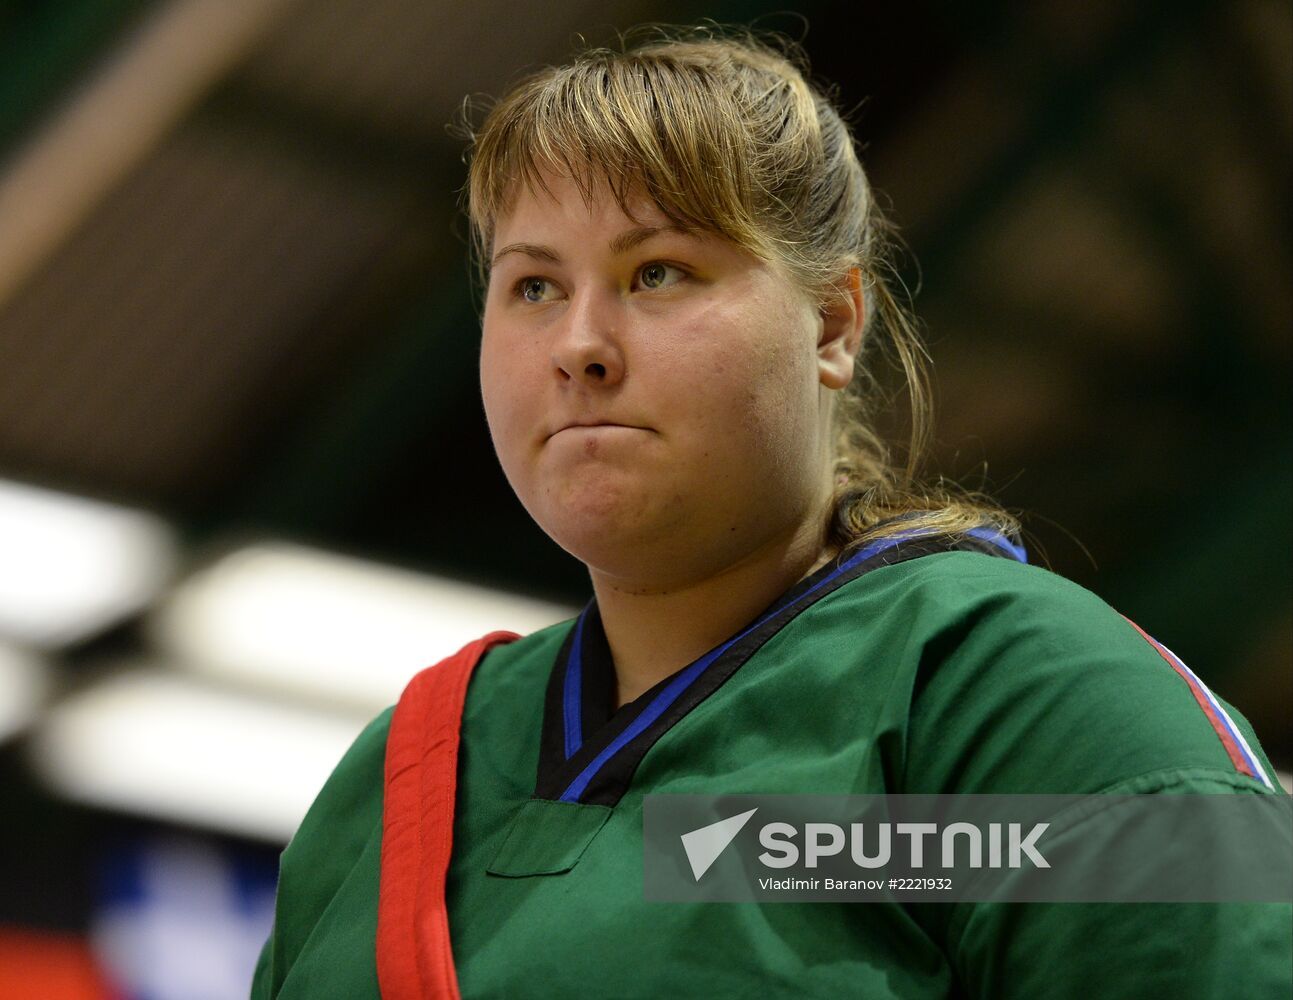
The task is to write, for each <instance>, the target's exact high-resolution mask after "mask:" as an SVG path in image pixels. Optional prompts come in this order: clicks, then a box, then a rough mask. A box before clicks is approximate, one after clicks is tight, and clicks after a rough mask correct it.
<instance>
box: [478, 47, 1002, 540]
mask: <svg viewBox="0 0 1293 1000" xmlns="http://www.w3.org/2000/svg"><path fill="white" fill-rule="evenodd" d="M647 30H648V31H649V32H650V37H649V38H648V39H647V40H646V41H645V43H643V44H639V45H636V46H631V47H630V46H627V45H626V47H625V48H624V49H623V50H611V49H590V50H587V51H585V52H583V53H581V54H580V55H578V56H577V57H576V58H575V59H574V60H573V61H572V62H570V63H568V64H566V65H563V66H557V67H548V68H545V69H543V70H540V71H539V72H537V73H534V74H533V75H531V76H529V77H527V78H526V79H524V80H522V81H521V82H520V83H519V84H518V85H517V86H515V87H514V88H513V89H512V90H511V91H510V92H509V93H508V94H507V95H506V96H504V97H503V98H502V99H501V100H499V101H498V102H497V103H496V104H495V105H494V106H493V108H492V109H491V110H490V112H489V113H488V115H487V116H486V117H485V119H484V121H483V123H482V124H481V125H480V127H479V128H478V129H473V128H471V126H470V125H468V127H467V135H468V138H469V140H470V148H469V151H468V156H469V175H468V182H467V186H466V189H465V191H464V195H465V207H466V211H467V214H468V217H469V218H470V221H471V225H472V235H473V244H474V250H475V256H476V261H477V266H478V268H479V271H480V275H481V278H482V282H485V281H487V279H488V266H489V256H490V247H491V244H492V241H493V234H494V227H495V223H496V221H497V220H498V218H499V217H500V215H502V214H505V213H506V212H507V210H508V208H509V206H510V203H511V199H513V198H514V197H515V196H516V194H517V192H518V190H519V189H520V186H521V185H522V184H524V185H526V186H528V187H529V189H530V190H537V189H538V188H543V187H545V185H544V179H543V173H544V171H551V172H553V173H556V174H558V175H561V176H567V177H570V178H571V179H572V180H573V181H574V182H575V183H576V184H577V185H578V187H579V190H580V192H581V193H582V194H583V196H584V197H585V198H586V199H588V200H590V201H591V200H592V199H593V198H594V196H595V193H596V191H597V189H598V187H599V185H601V184H606V185H608V186H609V189H610V191H611V193H612V194H613V195H614V197H615V198H616V200H617V201H618V203H619V205H620V207H621V209H623V210H624V212H625V214H626V215H630V217H631V214H632V213H631V211H630V208H629V204H628V201H629V197H630V193H631V192H632V191H633V190H641V191H644V192H645V193H646V195H647V196H648V197H650V198H651V199H652V200H653V201H654V202H655V204H656V205H658V206H659V208H660V210H661V211H662V212H663V213H664V214H665V215H666V216H667V217H668V218H669V219H670V220H671V221H672V222H673V223H674V224H675V225H679V226H682V227H686V228H694V229H697V230H703V231H706V232H712V233H714V234H717V235H719V236H721V237H723V238H725V239H728V240H730V241H731V242H733V243H735V244H736V245H738V246H741V247H743V248H745V249H746V250H748V251H749V252H751V253H753V254H755V255H756V256H758V257H760V258H762V259H764V260H770V261H776V262H778V263H780V264H781V265H782V266H784V267H785V268H786V269H787V270H788V271H789V273H790V274H791V276H792V277H793V278H794V279H795V280H796V281H797V282H798V283H799V284H800V286H801V287H802V288H803V289H804V290H805V291H806V292H807V293H808V294H810V295H812V296H814V297H815V298H817V299H818V300H819V301H823V302H824V301H827V300H829V299H830V298H831V297H832V296H834V295H838V294H842V293H841V291H840V287H841V285H840V283H841V282H842V281H843V280H844V278H845V277H846V275H847V274H848V272H849V270H850V269H851V268H855V267H856V268H858V269H859V270H860V272H861V277H862V287H863V293H864V301H865V308H866V323H865V328H864V336H863V346H862V350H861V351H859V354H858V360H857V362H856V363H855V365H854V375H853V379H852V381H851V382H850V384H849V386H848V388H847V389H846V390H845V391H844V393H843V397H842V399H840V401H839V405H837V406H836V408H835V427H836V431H837V444H836V462H835V476H836V479H835V482H836V489H835V496H834V498H833V504H832V516H831V523H830V525H829V526H828V536H829V540H830V541H831V543H832V544H834V545H835V546H837V547H838V548H840V549H841V551H842V550H844V549H845V548H847V547H852V546H854V545H857V544H860V543H863V542H866V541H870V540H873V539H876V538H880V537H883V536H886V535H891V534H895V533H898V532H905V531H911V530H913V529H915V530H920V531H925V530H929V531H936V532H940V533H947V534H954V535H959V534H962V533H964V532H966V531H968V530H969V529H971V528H975V527H983V526H988V527H991V528H994V529H996V530H999V531H1002V532H1003V533H1006V534H1008V535H1012V536H1014V535H1017V533H1018V530H1019V526H1018V522H1017V521H1016V520H1015V518H1014V517H1013V516H1012V515H1011V514H1009V513H1007V512H1006V511H1005V510H1004V509H1003V508H1001V507H1000V506H998V505H997V504H996V503H995V502H994V501H992V500H991V499H990V498H989V497H987V496H985V495H983V494H981V493H972V492H969V491H966V490H963V489H961V488H960V487H957V486H955V485H953V484H951V483H948V482H947V481H945V480H943V479H942V478H941V477H940V478H939V479H938V481H937V482H936V483H926V484H922V483H920V482H919V479H918V476H919V470H920V465H921V464H922V461H923V459H924V456H925V453H926V450H927V448H928V444H929V438H930V434H931V431H932V421H933V412H932V399H931V395H930V380H929V370H928V355H927V354H926V353H925V349H924V347H923V345H922V343H921V338H920V335H919V332H918V331H917V329H916V326H915V323H914V321H913V319H912V317H911V315H910V313H909V312H908V310H907V309H906V308H905V306H904V304H903V302H902V301H901V300H900V299H899V298H898V297H897V296H896V295H895V294H894V293H893V291H892V289H891V286H890V284H889V280H891V279H892V280H894V281H895V284H897V285H898V287H901V282H899V281H897V279H896V274H895V271H894V268H893V264H892V256H891V254H892V248H893V246H894V245H895V244H896V240H895V238H894V233H893V230H892V228H891V226H890V225H889V223H888V222H887V221H886V219H885V218H884V215H883V214H882V213H881V211H880V209H879V208H878V207H877V205H876V203H875V197H874V195H873V193H872V190H871V186H870V184H869V183H868V181H867V177H866V174H865V173H864V171H863V169H862V165H861V163H860V162H859V160H858V156H857V151H856V149H855V146H854V140H853V136H852V134H851V132H850V130H849V127H848V125H847V124H846V122H845V121H844V119H843V118H842V117H841V115H840V113H839V112H838V110H837V109H836V108H835V106H834V105H833V103H832V101H831V99H830V97H829V96H828V94H827V93H824V92H823V91H822V90H819V89H818V88H816V87H814V86H813V85H812V84H811V83H809V82H808V80H807V79H806V74H805V72H804V71H802V70H801V69H800V68H799V67H800V66H802V65H806V63H805V62H804V60H803V57H802V53H801V52H799V50H798V49H797V48H796V47H795V46H794V45H793V44H792V43H790V42H788V41H786V40H784V39H776V38H771V37H770V38H769V39H768V40H764V39H761V38H759V37H756V36H755V35H754V34H752V33H750V32H748V31H740V32H734V31H732V30H730V29H709V28H690V29H662V28H651V29H647ZM877 348H879V349H880V350H881V351H887V352H888V353H889V355H890V357H891V358H892V359H894V360H896V362H897V364H898V365H899V366H900V367H901V369H902V372H903V374H904V377H905V383H906V388H907V393H908V397H909V400H910V409H911V436H910V442H909V447H908V449H907V460H906V462H905V463H904V464H903V465H902V466H898V465H896V464H895V463H894V462H893V461H892V460H891V457H890V450H889V447H888V446H887V444H886V443H885V441H884V440H883V438H882V437H881V436H880V434H879V433H878V432H877V430H876V428H875V426H874V423H873V420H874V415H875V413H876V412H877V406H878V405H888V403H889V402H890V401H889V400H888V399H887V398H885V397H884V395H883V394H882V393H881V391H880V387H879V384H878V382H877V380H876V379H875V377H874V374H873V372H872V367H871V365H870V364H868V363H867V356H868V355H874V354H875V353H876V349H877Z"/></svg>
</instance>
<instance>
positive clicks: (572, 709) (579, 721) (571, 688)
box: [562, 608, 588, 760]
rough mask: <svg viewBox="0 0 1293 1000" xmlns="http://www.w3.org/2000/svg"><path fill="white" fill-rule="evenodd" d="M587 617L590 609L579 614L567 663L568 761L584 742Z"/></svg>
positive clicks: (566, 714) (564, 694)
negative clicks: (584, 670) (584, 672)
mask: <svg viewBox="0 0 1293 1000" xmlns="http://www.w3.org/2000/svg"><path fill="white" fill-rule="evenodd" d="M586 617H588V608H584V610H583V611H581V612H580V613H579V621H577V622H575V641H574V643H573V644H572V645H571V647H570V659H569V660H567V661H566V684H565V688H564V689H563V691H562V694H563V698H562V705H563V707H564V709H565V723H566V727H565V728H566V760H569V759H570V758H571V757H573V756H574V755H575V751H576V750H578V749H579V747H580V746H581V745H582V744H583V742H584V732H583V730H584V723H583V718H582V700H583V687H584V686H583V683H582V682H583V676H582V673H583V672H582V670H581V665H582V664H583V662H584V657H583V650H584V619H585V618H586Z"/></svg>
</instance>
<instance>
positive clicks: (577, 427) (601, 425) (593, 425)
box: [548, 420, 650, 438]
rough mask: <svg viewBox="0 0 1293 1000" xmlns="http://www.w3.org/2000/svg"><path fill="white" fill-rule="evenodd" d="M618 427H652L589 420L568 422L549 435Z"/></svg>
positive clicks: (551, 436)
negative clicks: (585, 421)
mask: <svg viewBox="0 0 1293 1000" xmlns="http://www.w3.org/2000/svg"><path fill="white" fill-rule="evenodd" d="M617 428H618V429H620V430H630V431H645V430H649V429H650V428H647V427H639V426H637V425H636V424H618V423H615V422H613V421H610V420H599V421H589V422H587V423H574V424H566V426H564V427H559V428H557V430H555V431H553V432H552V433H551V434H549V435H548V437H549V438H554V437H556V436H557V435H558V434H560V433H562V432H563V431H588V432H593V431H598V430H614V429H617Z"/></svg>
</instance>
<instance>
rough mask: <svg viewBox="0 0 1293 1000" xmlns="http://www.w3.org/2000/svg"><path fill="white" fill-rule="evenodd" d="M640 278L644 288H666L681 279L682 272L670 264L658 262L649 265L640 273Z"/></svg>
mask: <svg viewBox="0 0 1293 1000" xmlns="http://www.w3.org/2000/svg"><path fill="white" fill-rule="evenodd" d="M638 278H639V279H640V280H641V282H642V287H643V288H664V287H665V286H667V285H672V284H674V283H675V282H677V281H678V280H679V279H681V278H682V271H680V270H679V269H678V268H676V267H673V266H671V265H669V264H661V263H660V262H659V261H656V262H654V263H651V264H647V265H646V266H644V267H643V268H642V269H641V270H640V271H638Z"/></svg>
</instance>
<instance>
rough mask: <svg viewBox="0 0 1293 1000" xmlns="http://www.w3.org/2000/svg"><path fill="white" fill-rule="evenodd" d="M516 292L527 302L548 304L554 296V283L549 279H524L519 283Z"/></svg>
mask: <svg viewBox="0 0 1293 1000" xmlns="http://www.w3.org/2000/svg"><path fill="white" fill-rule="evenodd" d="M516 291H517V294H518V295H520V296H521V298H523V299H525V301H526V302H547V301H548V299H549V298H550V297H551V295H552V283H551V282H550V281H548V279H547V278H522V279H521V280H520V281H519V282H517V285H516Z"/></svg>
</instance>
